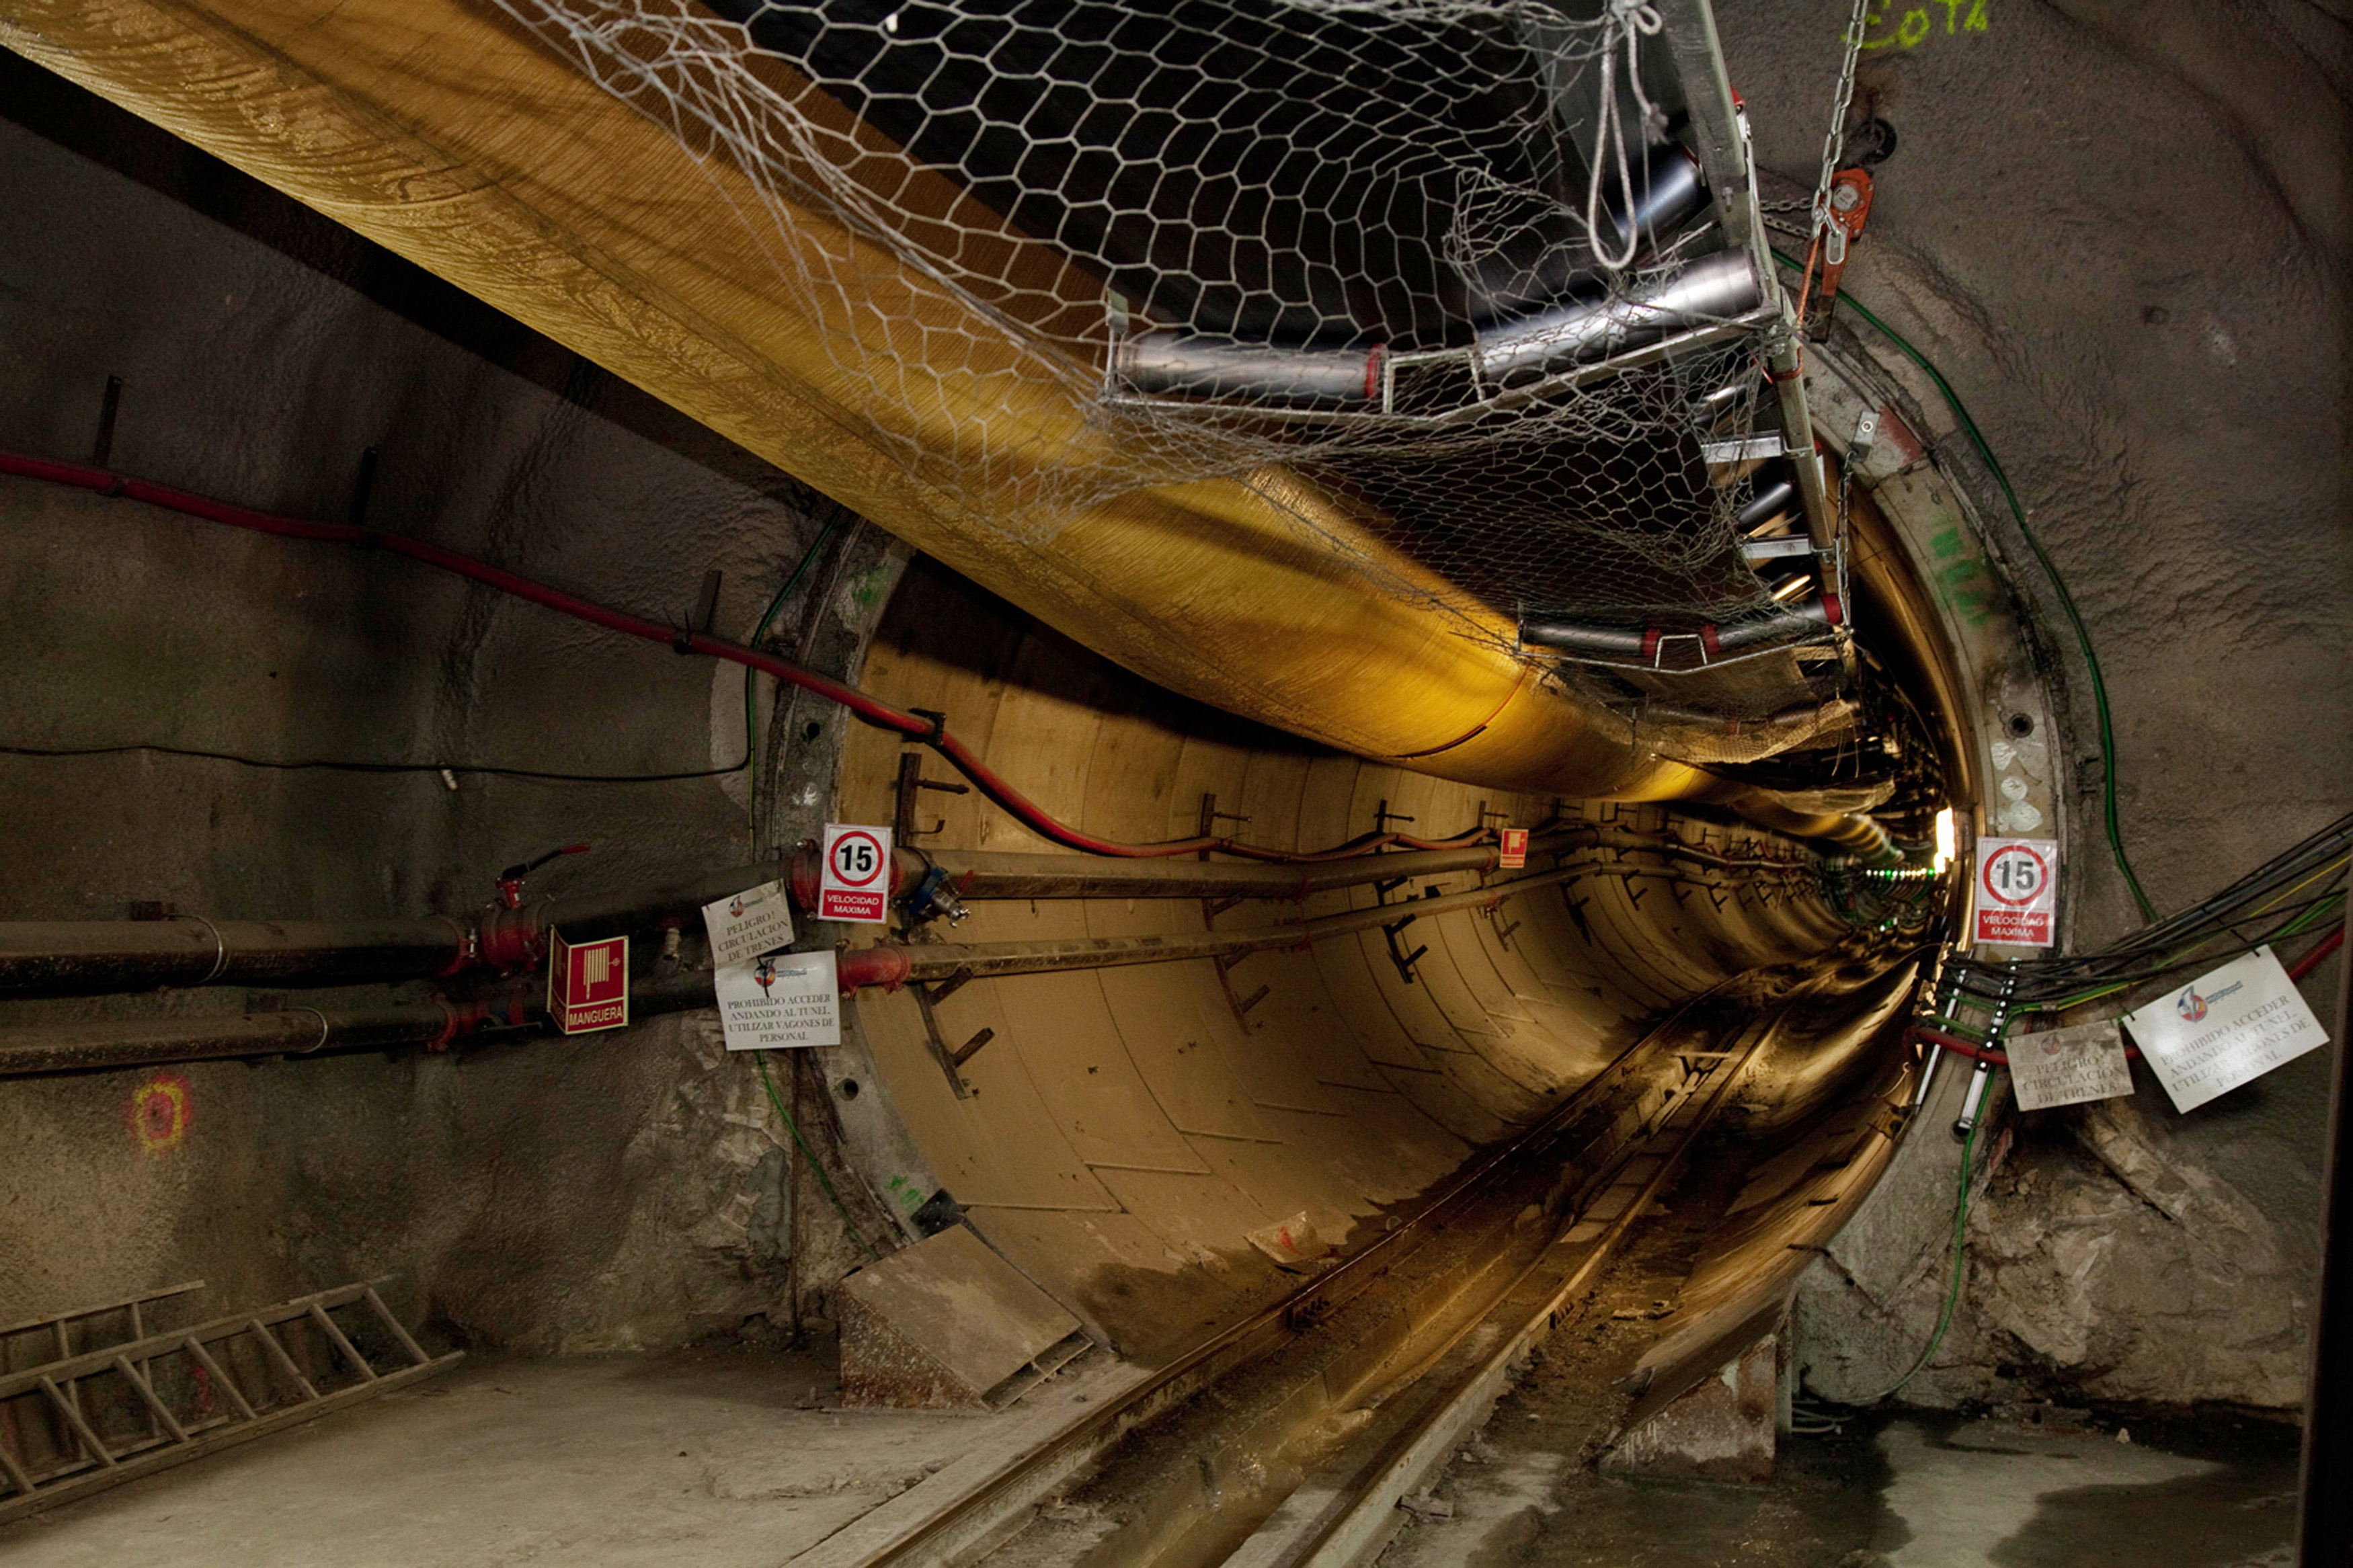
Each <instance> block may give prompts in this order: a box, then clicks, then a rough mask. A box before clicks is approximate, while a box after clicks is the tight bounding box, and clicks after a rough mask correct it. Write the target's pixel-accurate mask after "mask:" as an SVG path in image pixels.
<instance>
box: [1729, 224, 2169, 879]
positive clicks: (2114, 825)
mask: <svg viewBox="0 0 2353 1568" xmlns="http://www.w3.org/2000/svg"><path fill="white" fill-rule="evenodd" d="M1773 258H1774V259H1775V260H1777V261H1778V262H1780V263H1781V265H1783V266H1784V267H1788V268H1792V269H1793V270H1796V271H1799V272H1802V271H1804V270H1805V264H1804V263H1803V262H1800V261H1799V260H1798V259H1797V258H1794V257H1790V256H1785V255H1783V254H1782V253H1781V252H1779V251H1778V250H1777V251H1775V252H1774V253H1773ZM1839 302H1840V303H1841V304H1842V305H1844V306H1845V307H1846V308H1847V309H1848V310H1852V311H1853V312H1854V313H1855V314H1856V315H1858V316H1860V317H1862V319H1863V321H1866V322H1868V323H1869V324H1870V325H1871V326H1872V328H1873V330H1875V331H1877V332H1878V333H1879V334H1880V336H1882V337H1883V338H1885V339H1886V340H1887V341H1888V342H1891V343H1893V344H1894V345H1895V347H1896V348H1897V349H1898V350H1899V351H1901V352H1902V353H1903V355H1904V357H1905V358H1906V359H1908V360H1910V361H1911V362H1912V363H1914V364H1916V365H1918V366H1919V367H1920V369H1921V370H1922V371H1923V372H1924V373H1925V374H1926V375H1927V377H1928V379H1929V380H1930V381H1932V382H1934V383H1936V390H1937V392H1938V393H1939V394H1941V395H1943V397H1944V399H1945V405H1946V406H1947V407H1948V408H1950V409H1951V410H1952V411H1953V417H1954V418H1956V419H1957V420H1958V421H1960V426H1961V429H1962V430H1963V431H1964V432H1965V433H1967V435H1968V438H1969V444H1970V445H1971V446H1972V447H1976V448H1977V453H1978V458H1980V459H1981V460H1982V461H1983V462H1984V463H1985V466H1986V468H1987V469H1988V470H1989V472H1991V473H1992V475H1993V477H1994V482H1995V483H1996V484H1999V485H2000V486H2001V494H2002V499H2003V500H2007V501H2008V502H2009V503H2010V516H2012V517H2014V518H2016V519H2017V520H2018V531H2019V532H2020V533H2021V534H2023V535H2024V536H2025V539H2026V547H2027V548H2028V549H2029V550H2031V551H2032V552H2034V559H2035V562H2036V563H2038V564H2039V565H2041V566H2042V574H2043V575H2044V576H2045V577H2048V578H2049V579H2050V580H2051V588H2052V592H2053V593H2055V594H2057V595H2058V596H2059V608H2060V609H2061V611H2063V613H2064V614H2065V615H2066V616H2067V624H2068V625H2069V626H2072V627H2073V628H2074V632H2075V646H2076V647H2078V648H2080V649H2081V650H2082V651H2083V655H2084V670H2085V671H2086V672H2087V673H2088V674H2089V675H2090V676H2091V678H2092V705H2093V707H2094V709H2095V710H2097V711H2098V714H2099V719H2100V760H2101V764H2102V767H2101V772H2102V778H2101V787H2102V790H2103V792H2104V794H2105V805H2106V815H2107V828H2108V849H2109V852H2110V853H2111V854H2113V855H2114V856H2115V857H2116V869H2117V870H2118V871H2120V872H2122V873H2124V879H2125V886H2126V887H2127V888H2129V889H2132V896H2133V902H2134V903H2136V904H2138V905H2139V906H2140V912H2141V915H2142V917H2143V918H2144V919H2147V920H2152V921H2153V920H2155V919H2157V906H2156V905H2155V904H2152V903H2150V902H2149V901H2148V895H2147V893H2146V892H2144V891H2142V890H2141V885H2140V879H2139V878H2138V877H2137V876H2136V875H2134V873H2133V868H2132V862H2131V861H2130V860H2129V859H2127V858H2126V856H2125V836H2124V829H2123V827H2122V826H2120V825H2119V823H2118V821H2117V817H2116V731H2115V728H2114V726H2113V725H2112V724H2111V722H2110V721H2109V718H2108V684H2107V681H2106V679H2105V678H2104V677H2103V676H2102V675H2101V673H2100V658H2099V655H2097V654H2096V653H2094V652H2093V651H2092V633H2091V630H2090V628H2088V627H2087V626H2084V616H2083V614H2082V612H2080V611H2079V610H2077V609H2076V608H2075V596H2074V595H2073V594H2070V593H2069V592H2068V591H2067V581H2066V579H2065V578H2063V577H2062V576H2060V575H2059V567H2058V564H2057V563H2055V562H2053V561H2052V559H2051V555H2050V552H2048V551H2045V550H2044V549H2043V548H2042V540H2041V538H2039V537H2038V536H2037V535H2036V533H2035V531H2034V528H2033V525H2032V524H2031V523H2029V522H2028V521H2026V508H2025V507H2024V506H2022V505H2021V504H2020V502H2019V499H2018V491H2017V490H2015V489H2012V488H2011V487H2010V475H2009V473H2008V472H2007V471H2006V470H2005V469H2004V468H2002V466H2001V462H2000V459H1999V458H1996V457H1995V456H1994V455H1993V448H1992V447H1989V446H1988V445H1987V444H1986V438H1985V436H1984V433H1983V432H1981V431H1980V430H1978V422H1977V421H1976V420H1975V419H1972V418H1970V417H1969V411H1968V406H1967V405H1964V404H1963V403H1962V402H1961V395H1960V394H1959V393H1957V392H1955V391H1954V390H1953V384H1952V383H1951V382H1949V381H1947V380H1946V379H1945V374H1944V372H1942V371H1940V370H1938V369H1937V368H1936V366H1935V365H1933V364H1931V363H1929V362H1928V356H1927V355H1926V354H1924V353H1921V352H1920V351H1919V350H1918V349H1915V348H1914V347H1913V346H1912V344H1911V343H1910V342H1907V341H1906V340H1905V337H1904V334H1903V333H1901V332H1899V331H1896V330H1895V329H1894V328H1893V327H1891V326H1889V325H1888V324H1887V323H1886V322H1885V321H1881V320H1880V319H1879V318H1878V317H1877V316H1875V315H1873V313H1872V312H1871V311H1870V310H1867V309H1866V308H1864V306H1863V305H1862V304H1861V303H1860V302H1859V301H1857V300H1855V298H1854V297H1853V296H1852V295H1851V294H1845V293H1841V295H1840V296H1839Z"/></svg>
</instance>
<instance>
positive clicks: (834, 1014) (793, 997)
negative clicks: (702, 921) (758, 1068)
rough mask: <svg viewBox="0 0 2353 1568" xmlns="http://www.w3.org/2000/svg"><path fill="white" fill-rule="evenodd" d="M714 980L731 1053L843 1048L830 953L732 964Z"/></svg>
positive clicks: (838, 995) (778, 955) (714, 974)
mask: <svg viewBox="0 0 2353 1568" xmlns="http://www.w3.org/2000/svg"><path fill="white" fill-rule="evenodd" d="M712 983H713V984H714V987H715V989H716V990H717V991H718V993H719V1025H720V1027H721V1028H722V1029H723V1030H724V1031H725V1033H726V1036H727V1048H728V1049H729V1050H731V1051H773V1050H778V1049H781V1048H783V1047H789V1046H838V1045H839V1044H841V992H840V988H839V984H838V983H837V981H836V978H835V973H834V955H833V954H832V952H829V951H828V952H779V953H774V954H771V955H770V956H768V957H766V958H763V959H757V960H755V961H754V962H753V963H732V964H729V965H728V966H727V967H726V968H724V969H720V970H714V971H713V972H712Z"/></svg>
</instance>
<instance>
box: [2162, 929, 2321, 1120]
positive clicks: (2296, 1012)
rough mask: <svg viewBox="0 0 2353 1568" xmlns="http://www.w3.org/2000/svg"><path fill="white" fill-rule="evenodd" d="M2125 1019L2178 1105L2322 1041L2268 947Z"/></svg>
mask: <svg viewBox="0 0 2353 1568" xmlns="http://www.w3.org/2000/svg"><path fill="white" fill-rule="evenodd" d="M2124 1022H2125V1027H2126V1028H2127V1029H2129V1030H2131V1031H2132V1037H2133V1040H2134V1043H2135V1044H2137V1045H2138V1046H2139V1047H2140V1054H2141V1055H2142V1056H2143V1057H2145V1058H2147V1060H2148V1065H2149V1068H2151V1070H2153V1071H2154V1072H2155V1073H2156V1074H2157V1081H2158V1082H2159V1083H2161V1084H2163V1085H2165V1092H2166V1093H2168V1094H2169V1095H2171V1096H2172V1097H2173V1104H2174V1109H2176V1110H2194V1109H2196V1108H2197V1107H2199V1106H2201V1105H2203V1104H2205V1103H2206V1102H2207V1101H2208V1100H2211V1099H2213V1098H2214V1097H2215V1096H2216V1095H2218V1094H2227V1093H2229V1092H2230V1091H2231V1090H2232V1089H2236V1088H2238V1087H2239V1086H2240V1085H2241V1084H2242V1083H2245V1082H2247V1081H2248V1080H2250V1079H2258V1078H2261V1077H2262V1076H2263V1074H2265V1073H2267V1072H2269V1071H2271V1070H2272V1068H2275V1067H2277V1066H2279V1065H2280V1064H2281V1063H2282V1062H2284V1061H2292V1060H2294V1059H2295V1058H2297V1057H2300V1056H2302V1055H2304V1053H2305V1052H2306V1051H2308V1050H2312V1049H2314V1048H2315V1047H2320V1046H2325V1045H2327V1043H2328V1037H2327V1035H2326V1034H2325V1033H2323V1032H2322V1030H2321V1027H2320V1020H2319V1019H2317V1018H2315V1017H2314V1016H2312V1009H2311V1008H2309V1007H2307V1006H2306V1005H2304V998H2303V997H2302V996H2299V995H2297V994H2296V990H2295V982H2294V981H2292V980H2290V979H2289V978H2288V977H2287V971H2286V970H2284V969H2282V968H2281V967H2280V961H2279V960H2278V959H2276V958H2274V957H2273V956H2272V950H2271V949H2270V948H2268V947H2259V948H2257V949H2255V951H2254V952H2251V953H2248V954H2247V955H2246V956H2245V957H2243V958H2234V959H2232V961H2231V962H2230V963H2226V964H2224V965H2222V967H2221V968H2220V969H2218V970H2215V971H2214V972H2213V973H2211V974H2201V975H2200V976H2199V977H2198V978H2197V979H2196V980H2194V981H2192V982H2191V983H2190V984H2188V985H2185V986H2183V987H2182V988H2181V989H2180V990H2179V991H2174V992H2170V993H2168V994H2166V995H2164V996H2160V997H2158V999H2157V1000H2156V1001H2154V1002H2152V1003H2150V1004H2149V1005H2147V1006H2146V1007H2143V1008H2142V1009H2141V1010H2140V1011H2139V1012H2137V1013H2127V1014H2126V1015H2125V1020H2124Z"/></svg>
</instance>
